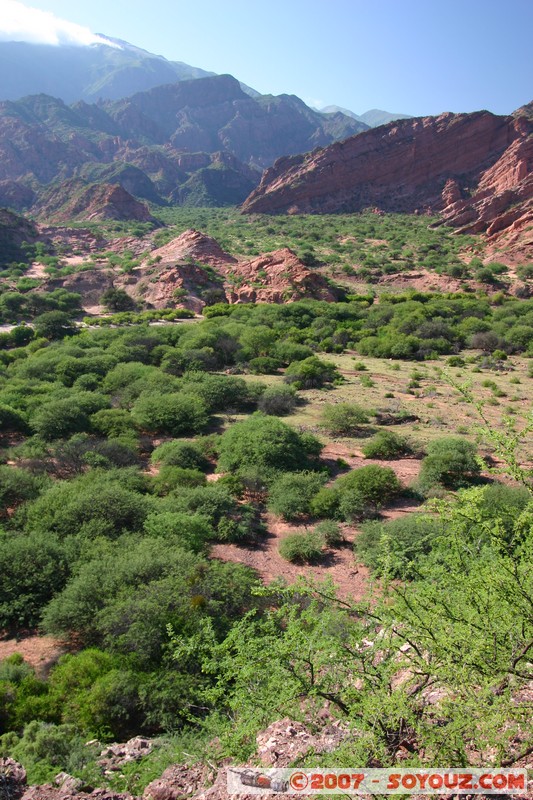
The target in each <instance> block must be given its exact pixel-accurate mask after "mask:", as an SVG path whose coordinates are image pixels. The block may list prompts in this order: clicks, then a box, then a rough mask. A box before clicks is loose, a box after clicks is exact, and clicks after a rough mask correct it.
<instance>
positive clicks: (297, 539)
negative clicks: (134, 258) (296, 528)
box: [279, 531, 324, 564]
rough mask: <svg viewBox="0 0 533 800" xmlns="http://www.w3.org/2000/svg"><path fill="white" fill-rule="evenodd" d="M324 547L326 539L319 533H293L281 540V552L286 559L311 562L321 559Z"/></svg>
mask: <svg viewBox="0 0 533 800" xmlns="http://www.w3.org/2000/svg"><path fill="white" fill-rule="evenodd" d="M323 547H324V539H323V538H322V536H321V535H320V534H318V533H315V532H313V531H311V532H309V533H293V534H290V535H289V536H286V537H285V539H283V540H282V541H281V542H280V544H279V554H280V556H281V557H282V558H284V559H285V560H286V561H292V562H296V563H304V564H309V563H313V562H314V561H318V560H319V559H320V557H321V556H322V550H323Z"/></svg>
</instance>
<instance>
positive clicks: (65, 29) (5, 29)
mask: <svg viewBox="0 0 533 800" xmlns="http://www.w3.org/2000/svg"><path fill="white" fill-rule="evenodd" d="M0 41H4V42H32V43H39V44H54V45H59V44H69V45H78V46H84V45H90V44H107V45H109V46H110V47H116V46H117V45H115V44H113V43H112V42H109V41H108V40H107V39H104V38H103V37H102V36H97V35H96V34H94V33H92V32H91V31H90V30H89V28H84V27H83V25H77V24H76V23H75V22H68V21H67V20H66V19H60V18H59V17H56V16H55V14H53V13H52V12H50V11H41V10H40V9H38V8H30V7H29V6H25V5H24V4H23V3H19V2H18V0H0Z"/></svg>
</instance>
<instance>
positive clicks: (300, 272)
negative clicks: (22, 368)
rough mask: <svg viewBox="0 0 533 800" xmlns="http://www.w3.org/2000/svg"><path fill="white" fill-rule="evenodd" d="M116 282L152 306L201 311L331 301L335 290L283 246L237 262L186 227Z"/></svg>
mask: <svg viewBox="0 0 533 800" xmlns="http://www.w3.org/2000/svg"><path fill="white" fill-rule="evenodd" d="M116 285H117V286H121V287H122V288H124V289H125V290H126V291H127V292H128V293H129V294H130V295H131V296H132V297H134V298H135V299H137V300H141V299H142V300H143V301H144V302H145V303H149V304H150V305H151V306H153V307H154V308H174V307H176V306H177V305H182V306H185V307H186V308H189V309H191V310H192V311H195V312H201V310H202V308H203V307H204V306H205V305H206V303H209V304H211V303H213V302H219V301H222V302H224V301H226V300H227V302H228V303H288V302H293V301H295V300H302V299H303V298H313V299H317V300H332V301H334V300H336V299H338V297H339V291H338V290H337V289H335V287H332V286H330V284H329V283H328V281H327V280H326V279H325V278H324V277H323V276H322V275H320V274H319V273H317V272H314V271H312V270H310V269H308V268H307V267H306V266H305V264H304V263H303V262H302V261H300V259H299V258H298V257H297V256H296V254H295V253H293V251H292V250H289V249H288V248H283V249H281V250H276V252H274V253H268V254H265V255H261V256H259V257H258V258H254V259H253V260H251V261H238V260H237V259H236V258H234V257H233V256H232V255H230V254H229V253H226V252H225V251H224V250H223V249H222V248H221V247H220V245H219V244H218V242H217V241H216V240H215V239H212V238H211V237H210V236H206V235H205V234H203V233H200V232H199V231H195V230H188V231H185V232H184V233H182V234H181V236H178V237H177V238H176V239H173V240H172V241H171V242H169V243H168V244H166V245H164V246H163V247H160V248H158V249H157V250H153V251H152V253H151V254H150V258H149V259H148V260H147V261H145V262H144V264H143V265H142V266H141V267H140V268H139V269H137V270H134V272H133V273H131V274H130V275H128V276H123V277H120V278H118V280H117V281H116Z"/></svg>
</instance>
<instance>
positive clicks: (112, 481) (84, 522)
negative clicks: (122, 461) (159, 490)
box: [21, 470, 149, 538]
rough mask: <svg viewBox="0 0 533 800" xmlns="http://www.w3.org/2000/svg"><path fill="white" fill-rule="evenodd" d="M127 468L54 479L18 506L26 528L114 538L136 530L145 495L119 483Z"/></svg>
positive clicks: (144, 510)
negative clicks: (125, 531) (68, 479)
mask: <svg viewBox="0 0 533 800" xmlns="http://www.w3.org/2000/svg"><path fill="white" fill-rule="evenodd" d="M128 472H129V471H127V470H118V471H117V472H115V473H112V472H111V473H110V472H105V473H101V472H98V471H95V472H94V473H88V474H87V475H83V476H81V477H79V478H76V479H75V480H71V481H59V482H57V483H56V484H55V485H53V486H52V487H51V488H50V489H48V491H46V492H44V493H43V494H42V495H41V496H40V497H39V498H38V499H37V500H35V501H34V502H33V503H32V504H31V505H29V506H28V507H27V508H23V509H21V510H23V511H24V512H25V514H24V516H25V521H26V526H27V529H28V530H33V531H37V532H42V533H55V534H57V535H58V536H60V537H65V536H75V535H83V536H88V537H90V538H93V537H95V536H106V537H110V538H114V537H116V536H118V535H120V534H121V533H122V532H123V531H124V530H140V529H141V528H142V525H143V522H144V519H145V517H146V514H147V511H148V507H149V503H148V498H146V497H143V495H141V494H139V492H137V491H135V490H134V489H131V488H129V487H128V486H127V485H124V484H123V483H122V481H126V480H127V476H128Z"/></svg>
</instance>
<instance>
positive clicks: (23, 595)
mask: <svg viewBox="0 0 533 800" xmlns="http://www.w3.org/2000/svg"><path fill="white" fill-rule="evenodd" d="M69 573H70V566H69V559H68V557H67V552H66V550H65V548H64V547H63V546H62V545H61V544H60V542H59V541H58V540H57V538H56V537H55V536H50V535H48V534H47V535H41V534H28V535H23V534H16V535H7V534H3V535H0V574H1V575H2V580H1V581H0V630H1V629H5V630H8V631H12V632H15V631H17V630H20V629H21V628H35V627H36V626H37V625H38V624H39V622H40V618H41V612H42V610H43V608H44V606H45V605H46V604H47V603H48V602H49V601H50V600H51V599H52V597H53V596H54V595H55V594H56V593H57V592H58V591H60V590H61V589H62V588H63V586H64V585H65V583H66V581H67V578H68V575H69Z"/></svg>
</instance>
